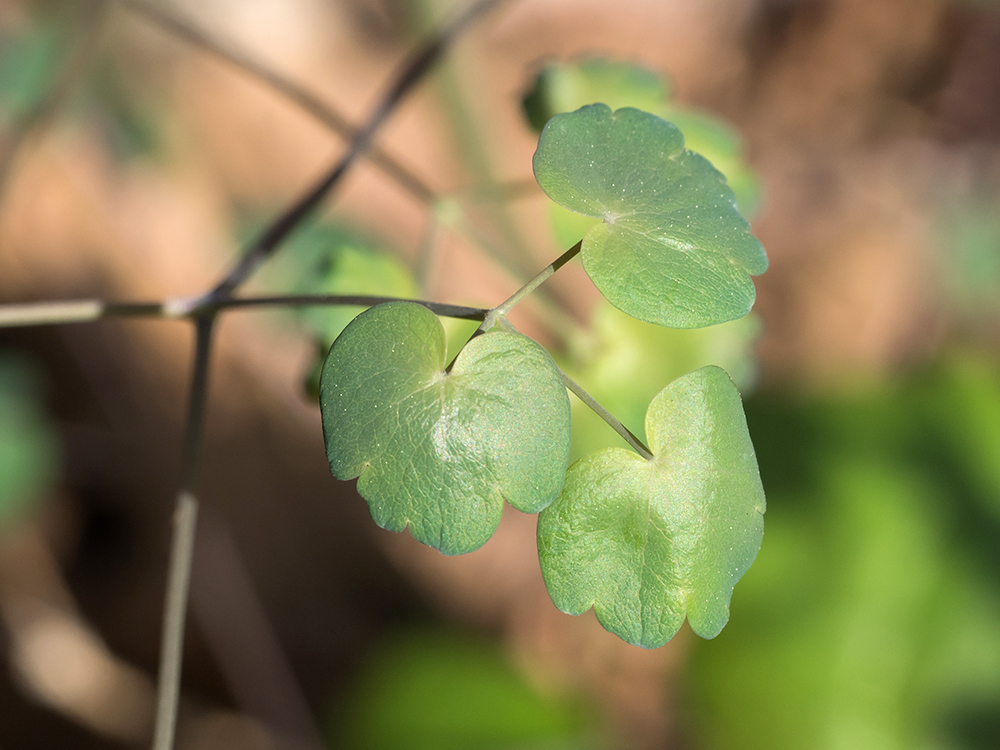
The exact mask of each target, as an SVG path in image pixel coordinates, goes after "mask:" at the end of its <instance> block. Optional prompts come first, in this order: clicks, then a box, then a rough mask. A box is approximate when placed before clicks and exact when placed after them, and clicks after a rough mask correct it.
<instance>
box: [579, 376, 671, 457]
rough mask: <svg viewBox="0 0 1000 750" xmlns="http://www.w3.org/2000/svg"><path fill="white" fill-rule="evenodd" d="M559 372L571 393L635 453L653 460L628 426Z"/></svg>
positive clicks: (651, 455) (643, 444)
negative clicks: (609, 426) (619, 436)
mask: <svg viewBox="0 0 1000 750" xmlns="http://www.w3.org/2000/svg"><path fill="white" fill-rule="evenodd" d="M559 374H560V375H561V376H562V380H563V383H564V384H565V385H566V387H567V388H568V389H569V390H570V391H572V392H573V395H575V396H576V397H577V398H578V399H580V400H581V401H582V402H583V403H585V404H586V405H587V406H589V407H590V409H591V410H592V411H593V412H594V413H595V414H597V416H599V417H600V418H601V419H603V420H604V421H605V422H607V423H608V424H609V425H611V429H613V430H614V431H615V432H617V433H618V434H619V435H621V436H622V438H624V440H625V442H626V443H628V444H629V445H630V446H632V449H633V450H635V452H636V453H638V454H639V455H640V456H642V457H643V458H644V459H646V460H647V461H652V460H653V454H652V452H651V451H650V450H649V448H647V447H646V445H645V443H643V442H642V441H641V440H640V439H639V438H637V437H636V436H635V435H634V434H633V432H632V431H631V430H630V429H629V428H628V427H626V426H625V425H623V424H622V423H621V422H619V421H618V420H617V419H616V418H615V417H614V415H613V414H612V413H611V412H609V411H608V410H607V409H605V408H604V407H603V406H601V405H600V404H599V403H598V402H597V400H596V399H595V398H594V397H593V396H591V395H590V394H589V393H587V392H586V391H585V390H583V388H582V387H581V386H580V384H579V383H577V382H576V381H575V380H573V378H571V377H570V376H569V375H567V374H566V373H565V372H563V371H562V370H561V369H560V370H559Z"/></svg>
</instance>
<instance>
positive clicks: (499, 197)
mask: <svg viewBox="0 0 1000 750" xmlns="http://www.w3.org/2000/svg"><path fill="white" fill-rule="evenodd" d="M117 2H119V4H121V5H122V6H123V7H125V8H128V9H130V10H132V11H134V12H135V13H136V14H138V15H141V16H142V17H144V18H146V19H147V20H149V21H151V22H153V23H155V24H157V25H158V26H160V27H161V28H163V29H164V30H166V31H168V32H170V33H172V34H174V35H176V36H177V37H179V38H181V39H183V40H185V41H188V42H190V43H191V44H193V45H195V46H197V47H199V48H200V49H203V50H204V51H206V52H208V53H210V54H213V55H215V56H217V57H218V58H220V59H222V60H224V61H226V62H228V63H230V64H232V65H234V66H236V67H237V68H239V69H240V70H242V71H243V72H244V73H246V74H248V75H251V76H253V77H255V78H256V79H257V80H259V81H260V82H262V83H264V84H265V85H268V86H270V87H271V88H272V89H273V90H274V91H275V92H277V93H278V94H280V95H282V96H284V97H286V98H287V99H288V100H289V101H290V102H292V103H293V104H295V105H297V106H298V107H300V108H301V109H302V110H303V111H304V112H306V113H307V114H309V115H310V116H312V117H314V118H315V119H316V120H317V121H318V122H320V123H322V124H323V125H325V126H326V127H328V128H330V130H332V131H333V132H334V133H337V134H338V135H340V136H341V137H342V138H344V139H345V140H351V139H353V138H355V137H357V135H358V132H359V129H358V128H357V127H356V126H354V125H353V124H351V123H350V122H349V121H348V119H347V118H346V117H345V116H343V115H342V114H341V113H340V112H338V111H337V110H336V109H334V108H333V107H332V106H331V105H330V104H327V103H325V102H323V101H321V100H320V99H319V98H318V97H316V96H315V95H313V94H311V93H310V92H308V91H306V90H305V89H303V88H302V87H301V86H299V85H298V84H296V83H295V82H293V81H291V80H289V79H288V78H285V77H284V76H282V75H281V74H279V73H277V72H275V71H274V70H271V69H270V68H267V67H265V66H263V65H261V64H260V63H259V62H257V61H255V60H253V59H252V58H251V57H249V56H248V55H246V54H245V53H243V52H240V51H237V50H236V49H234V48H233V46H232V45H230V44H228V43H224V42H222V41H220V40H219V39H217V38H214V37H212V36H210V35H209V34H207V33H206V32H204V31H203V30H201V29H198V28H197V27H195V26H194V25H193V24H191V23H190V22H189V21H187V20H185V19H182V18H180V17H179V16H178V15H176V14H175V13H173V12H172V11H168V10H166V9H163V8H159V7H154V6H152V5H150V4H149V3H148V2H144V0H117ZM364 156H365V157H366V158H368V159H369V160H370V161H371V162H372V163H373V164H375V165H376V166H377V167H379V168H380V169H381V170H382V171H383V172H384V173H385V174H386V175H388V176H389V177H390V178H392V179H394V180H395V181H396V182H397V183H398V184H399V185H400V186H401V187H402V188H403V189H405V190H406V191H408V192H409V193H410V194H411V195H412V196H413V197H414V198H415V199H417V200H419V201H421V202H422V203H424V204H425V205H427V206H428V207H434V206H435V205H436V204H438V203H439V202H440V201H441V198H440V197H439V196H437V195H436V194H435V193H434V191H433V190H431V188H429V187H428V186H427V185H426V183H424V182H423V181H422V180H420V178H418V177H416V176H415V175H414V174H413V173H412V172H410V171H408V170H407V169H406V168H405V167H403V166H402V165H401V164H400V163H399V162H397V161H396V160H395V159H393V158H392V157H391V156H389V155H388V154H386V153H385V152H384V151H382V150H380V149H379V148H378V146H377V145H374V144H370V145H369V146H368V150H367V151H366V152H365V153H364ZM538 191H539V188H538V185H537V183H535V181H534V180H533V179H524V180H514V181H511V182H509V183H502V184H498V185H495V186H482V187H478V188H473V189H471V190H469V191H467V192H466V193H463V194H461V195H458V196H456V199H457V200H458V201H460V202H468V203H491V202H505V201H510V200H519V199H521V198H526V197H533V196H535V195H537V194H538ZM453 228H454V229H455V231H457V232H458V234H459V235H462V236H464V237H465V238H466V239H469V240H471V241H472V243H473V244H474V245H477V246H478V247H479V248H480V249H481V250H483V251H484V252H485V254H486V255H487V256H489V257H490V258H491V259H493V260H494V261H495V262H496V263H497V264H499V265H500V267H501V268H502V269H503V270H504V271H505V272H507V273H508V274H510V275H512V276H513V277H515V278H516V277H517V276H518V275H520V274H524V273H525V272H526V271H527V272H529V273H530V270H528V269H526V268H524V267H523V264H521V263H512V262H511V261H510V260H509V259H507V257H506V256H505V254H504V253H502V252H500V251H499V250H498V248H496V247H493V246H492V245H491V243H489V242H488V241H486V240H485V238H483V237H482V236H481V235H480V234H479V233H478V232H477V231H476V230H475V229H474V227H472V226H471V225H470V224H469V223H468V222H467V221H459V222H458V223H456V224H455V225H454V227H453ZM417 271H418V273H417V276H418V279H419V276H420V274H421V272H422V271H423V269H421V268H420V267H419V266H418V269H417ZM548 296H549V295H546V297H547V298H548ZM549 313H551V314H556V313H558V314H561V315H562V313H561V310H558V309H557V308H556V307H555V306H554V305H549V306H548V310H547V314H549ZM562 318H563V319H564V320H565V321H570V319H569V318H568V317H567V316H565V315H562ZM570 322H572V321H570Z"/></svg>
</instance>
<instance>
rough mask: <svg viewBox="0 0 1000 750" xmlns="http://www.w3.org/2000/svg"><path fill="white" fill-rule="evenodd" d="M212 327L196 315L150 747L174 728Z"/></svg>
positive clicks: (165, 742)
mask: <svg viewBox="0 0 1000 750" xmlns="http://www.w3.org/2000/svg"><path fill="white" fill-rule="evenodd" d="M214 327H215V316H214V313H212V314H208V315H203V316H201V317H198V318H196V319H195V352H194V364H193V365H192V368H191V389H190V392H189V394H188V413H187V422H186V425H185V431H184V449H183V451H184V453H183V457H182V459H181V491H180V493H179V494H178V496H177V509H176V511H175V512H174V530H173V536H172V539H171V543H170V567H169V568H168V571H167V597H166V603H165V606H164V613H163V637H162V639H161V642H160V675H159V684H158V687H157V691H156V694H157V700H156V724H155V728H154V733H153V750H172V749H173V745H174V734H175V732H176V728H177V708H178V703H179V697H180V683H181V663H182V657H183V653H184V619H185V615H186V614H187V603H188V590H189V588H190V584H191V563H192V559H193V557H194V538H195V531H196V528H197V519H198V501H197V499H196V498H195V495H194V484H195V479H196V476H197V472H198V458H199V456H200V454H201V443H202V437H203V435H204V429H205V405H206V401H207V396H208V370H209V360H210V359H211V353H212V331H213V329H214Z"/></svg>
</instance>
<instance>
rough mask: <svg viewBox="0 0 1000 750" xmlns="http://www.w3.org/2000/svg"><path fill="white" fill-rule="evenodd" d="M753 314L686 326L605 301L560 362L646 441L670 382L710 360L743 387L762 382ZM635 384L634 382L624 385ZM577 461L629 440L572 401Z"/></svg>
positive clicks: (594, 311)
mask: <svg viewBox="0 0 1000 750" xmlns="http://www.w3.org/2000/svg"><path fill="white" fill-rule="evenodd" d="M759 331H760V323H759V322H758V320H757V318H756V317H754V316H753V315H749V316H747V317H745V318H740V319H739V320H734V321H732V322H729V323H723V324H722V325H717V326H710V327H709V328H698V329H694V330H679V329H672V328H663V327H662V326H657V325H653V324H651V323H643V322H642V321H641V320H636V319H635V318H632V317H629V316H628V315H626V314H625V313H623V312H621V311H620V310H618V309H616V308H615V307H613V306H612V305H611V304H609V303H607V302H605V301H603V300H602V301H601V302H599V303H598V304H597V305H596V306H595V307H594V310H593V312H592V314H591V320H590V327H589V329H588V330H587V331H586V332H579V333H578V334H577V335H576V336H574V337H573V338H572V339H571V340H570V345H569V347H568V349H567V351H566V353H565V355H564V356H563V357H561V358H560V361H559V364H560V366H561V367H562V368H563V369H565V370H566V371H567V372H568V373H569V374H570V376H571V377H572V378H573V379H574V380H576V381H577V382H578V383H580V385H582V386H583V388H584V390H586V391H587V392H588V393H589V394H590V395H592V396H593V397H594V398H596V399H597V400H598V401H599V402H600V403H601V404H602V405H603V406H604V407H605V408H607V409H608V410H609V411H610V412H611V413H612V414H614V415H615V416H616V417H617V418H618V419H619V420H620V421H621V422H622V423H623V424H624V425H625V426H626V427H628V428H629V429H630V430H631V431H632V432H633V433H635V434H636V435H638V436H639V437H640V438H641V439H643V440H645V437H646V435H645V421H644V420H645V415H646V408H647V407H648V406H649V403H650V402H651V401H652V400H653V397H654V396H656V394H657V393H659V392H660V390H661V389H662V388H663V386H664V385H666V384H667V383H669V382H670V381H672V380H674V379H675V378H678V377H680V376H681V375H683V374H684V373H686V372H691V371H692V370H697V369H698V368H700V367H704V366H705V365H710V364H715V365H718V366H720V367H722V368H723V369H724V370H725V371H726V372H727V373H729V375H730V377H732V379H733V380H734V381H735V383H736V385H737V386H738V387H739V388H740V390H741V391H744V392H748V391H749V390H750V388H751V387H752V386H753V385H754V383H755V381H756V374H757V370H756V364H755V360H754V358H753V352H752V347H753V344H754V342H755V341H756V339H757V336H758V334H759ZM623 383H628V387H627V388H624V387H622V384H623ZM572 403H573V450H572V454H571V461H575V460H576V459H577V458H579V457H580V456H583V455H585V454H587V453H590V452H591V451H594V450H597V449H599V448H604V447H609V446H624V445H625V443H624V441H623V440H622V439H621V438H620V437H618V435H617V433H615V432H614V431H612V430H611V429H610V428H609V427H608V426H607V425H606V424H605V423H604V421H603V420H602V419H601V418H600V417H599V416H598V415H597V414H595V413H594V412H593V411H592V410H591V409H590V408H589V407H587V406H585V405H584V404H583V403H581V402H580V401H578V400H577V399H573V402H572Z"/></svg>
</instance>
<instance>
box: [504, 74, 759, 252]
mask: <svg viewBox="0 0 1000 750" xmlns="http://www.w3.org/2000/svg"><path fill="white" fill-rule="evenodd" d="M670 89H671V85H670V81H669V80H668V79H667V78H666V77H664V76H662V75H659V74H658V73H656V72H654V71H652V70H649V69H648V68H646V67H644V66H642V65H640V64H638V63H635V62H630V61H626V60H609V59H604V58H594V59H589V60H583V61H582V62H557V63H552V64H550V65H547V66H545V68H543V69H542V71H541V72H540V73H539V74H538V77H537V78H536V79H535V85H534V86H533V87H532V89H531V91H530V92H529V93H528V94H527V95H526V96H525V97H524V110H525V114H526V115H527V117H528V121H529V123H530V124H531V126H532V127H533V128H534V129H535V130H541V129H542V127H543V126H544V125H545V123H546V122H547V121H548V119H549V118H550V117H552V116H553V115H557V114H559V113H561V112H572V111H573V110H576V109H579V108H580V107H583V106H585V105H587V104H595V103H597V102H602V103H604V104H607V105H608V106H609V107H611V109H613V110H614V109H619V108H621V107H635V108H636V109H641V110H644V111H646V112H651V113H652V114H654V115H656V116H657V117H662V118H663V119H664V120H667V121H669V122H672V123H673V124H674V125H676V126H677V127H678V128H680V131H681V132H682V133H683V134H684V141H685V144H686V146H687V148H688V149H689V150H690V151H694V152H696V153H699V154H701V155H702V156H704V157H705V158H706V159H708V160H709V161H710V162H712V166H714V167H715V168H716V169H718V170H719V171H720V172H722V173H723V174H724V175H725V176H726V180H727V181H728V183H729V187H730V188H732V190H733V193H734V194H735V195H736V201H737V203H738V204H739V209H740V212H741V213H742V214H743V215H744V216H746V217H749V216H751V215H752V214H753V213H754V211H755V210H756V209H757V206H758V205H759V203H760V193H761V190H760V185H759V183H758V181H757V177H756V175H755V174H754V172H753V170H752V169H751V168H750V166H749V165H748V164H747V163H746V160H745V159H744V156H743V143H742V139H741V138H740V135H739V133H738V132H737V131H736V130H735V129H734V128H733V127H732V126H730V125H729V124H727V123H726V122H725V121H724V120H722V119H721V118H720V117H718V116H716V115H713V114H711V113H709V112H703V111H700V110H698V109H695V108H692V107H690V106H686V105H684V104H682V103H681V102H678V101H675V100H673V99H672V98H671V96H670ZM553 208H554V209H555V207H553ZM564 214H565V212H563V211H561V210H558V209H555V210H553V220H554V223H555V228H556V234H557V235H558V236H559V244H560V245H561V246H563V247H569V246H570V245H572V244H573V243H575V242H576V241H577V240H579V239H580V237H582V236H583V233H582V232H581V233H578V234H576V235H575V236H573V237H568V238H567V237H566V236H565V235H564V229H566V228H568V226H567V225H569V220H568V219H567V217H566V216H565V215H564ZM577 223H579V222H577ZM586 228H589V226H588V227H585V229H586Z"/></svg>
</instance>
